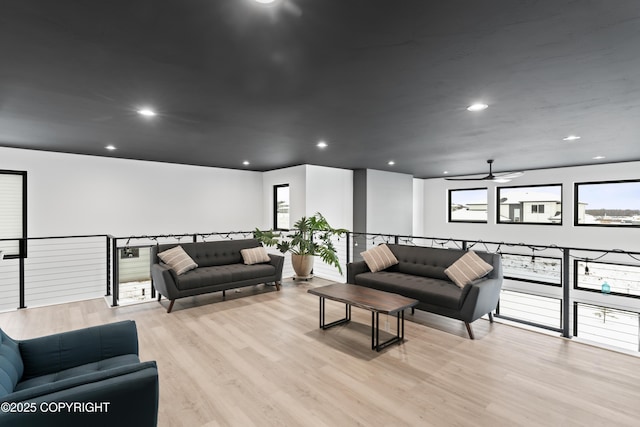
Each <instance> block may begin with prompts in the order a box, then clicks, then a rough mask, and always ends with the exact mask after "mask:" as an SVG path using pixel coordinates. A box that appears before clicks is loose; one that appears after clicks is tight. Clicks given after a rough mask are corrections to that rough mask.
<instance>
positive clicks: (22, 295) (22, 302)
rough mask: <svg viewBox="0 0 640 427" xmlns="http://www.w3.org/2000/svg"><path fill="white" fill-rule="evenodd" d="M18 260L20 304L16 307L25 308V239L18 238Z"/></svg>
mask: <svg viewBox="0 0 640 427" xmlns="http://www.w3.org/2000/svg"><path fill="white" fill-rule="evenodd" d="M18 244H19V250H18V251H19V253H20V255H19V260H18V265H19V267H18V268H19V270H20V271H19V275H20V291H19V292H20V306H19V307H18V309H20V308H27V304H26V301H25V277H24V258H25V256H26V254H27V240H26V239H20V240H19V243H18Z"/></svg>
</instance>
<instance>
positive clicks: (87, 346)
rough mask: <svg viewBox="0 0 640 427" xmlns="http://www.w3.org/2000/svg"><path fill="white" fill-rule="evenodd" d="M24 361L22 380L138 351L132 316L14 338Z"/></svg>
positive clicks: (136, 334) (136, 333)
mask: <svg viewBox="0 0 640 427" xmlns="http://www.w3.org/2000/svg"><path fill="white" fill-rule="evenodd" d="M18 346H19V348H20V355H21V356H22V361H23V363H24V374H23V376H22V380H26V379H29V378H34V377H39V376H42V375H46V374H51V373H54V372H60V371H63V370H65V369H70V368H73V367H76V366H80V365H86V364H87V363H93V362H98V361H100V360H104V359H108V358H111V357H115V356H121V355H125V354H136V355H137V354H138V332H137V330H136V324H135V322H134V321H132V320H126V321H123V322H117V323H110V324H106V325H100V326H94V327H90V328H84V329H79V330H76V331H69V332H63V333H60V334H54V335H48V336H45V337H39V338H33V339H29V340H22V341H18Z"/></svg>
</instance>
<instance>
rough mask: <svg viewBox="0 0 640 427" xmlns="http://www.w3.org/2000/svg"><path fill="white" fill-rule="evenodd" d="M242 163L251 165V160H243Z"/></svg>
mask: <svg viewBox="0 0 640 427" xmlns="http://www.w3.org/2000/svg"><path fill="white" fill-rule="evenodd" d="M242 164H243V165H245V166H249V165H250V164H251V163H249V160H245V161H244V162H242Z"/></svg>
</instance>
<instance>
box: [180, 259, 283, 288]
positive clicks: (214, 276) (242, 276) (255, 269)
mask: <svg viewBox="0 0 640 427" xmlns="http://www.w3.org/2000/svg"><path fill="white" fill-rule="evenodd" d="M275 274H276V268H275V267H274V266H273V265H271V264H253V265H245V264H229V265H217V266H214V267H199V268H196V269H195V270H191V271H189V272H187V273H185V274H183V275H182V276H180V277H179V278H178V282H177V283H176V285H177V286H178V289H180V290H181V291H184V290H187V289H197V288H202V287H207V286H216V285H226V284H229V283H233V282H240V281H243V280H251V279H258V278H261V277H265V278H266V277H272V276H274V275H275Z"/></svg>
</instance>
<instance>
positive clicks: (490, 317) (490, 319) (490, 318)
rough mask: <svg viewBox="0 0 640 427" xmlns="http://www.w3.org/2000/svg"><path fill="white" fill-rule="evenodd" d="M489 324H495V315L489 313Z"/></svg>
mask: <svg viewBox="0 0 640 427" xmlns="http://www.w3.org/2000/svg"><path fill="white" fill-rule="evenodd" d="M489 322H491V323H493V313H492V312H489Z"/></svg>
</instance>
